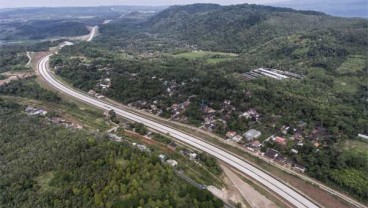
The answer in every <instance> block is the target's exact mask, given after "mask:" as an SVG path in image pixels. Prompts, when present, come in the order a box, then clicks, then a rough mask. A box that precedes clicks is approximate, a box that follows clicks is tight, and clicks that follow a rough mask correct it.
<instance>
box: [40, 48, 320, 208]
mask: <svg viewBox="0 0 368 208" xmlns="http://www.w3.org/2000/svg"><path fill="white" fill-rule="evenodd" d="M50 56H52V55H48V56H45V57H43V58H42V59H41V60H40V62H39V64H38V70H39V72H40V74H41V76H42V77H43V78H44V79H45V80H46V81H47V82H48V83H49V84H50V85H52V86H53V87H54V88H56V89H58V90H60V91H62V92H64V93H65V94H68V95H70V96H72V97H74V98H77V99H79V100H81V101H83V102H85V103H88V104H91V105H94V106H96V107H98V108H101V109H103V110H114V111H115V113H116V114H118V115H120V116H122V117H125V118H127V119H129V120H132V121H135V122H139V123H143V124H144V125H145V126H147V127H149V128H152V129H155V130H157V131H160V132H162V133H165V134H170V135H171V136H172V137H174V138H176V139H178V140H180V141H183V142H185V143H187V144H189V145H191V146H194V147H196V148H198V149H200V150H202V151H204V152H206V153H208V154H210V155H212V156H214V157H216V158H218V159H220V160H222V161H224V162H225V163H227V164H229V165H230V166H232V167H234V168H236V169H238V170H239V171H241V172H242V173H244V174H246V175H248V176H250V177H251V178H253V179H254V180H256V181H257V182H259V183H260V184H263V185H264V186H266V187H268V188H269V189H270V190H272V191H273V192H275V193H277V194H278V195H279V196H281V197H282V198H284V199H285V200H286V201H288V202H289V203H290V204H292V205H294V206H295V207H304V208H315V207H318V206H317V205H316V204H314V203H313V202H312V201H311V200H309V199H308V198H306V197H305V196H303V195H301V194H299V193H298V192H297V191H295V190H294V189H292V188H291V187H289V186H287V185H285V184H284V183H282V182H280V181H278V180H276V179H275V178H273V177H272V176H270V175H268V174H267V173H265V172H263V171H262V170H260V169H258V168H256V167H254V166H252V165H251V164H249V163H247V162H245V161H244V160H241V159H239V158H238V157H235V156H234V155H232V154H230V153H228V152H226V151H224V150H221V149H219V148H217V147H215V146H213V145H211V144H208V143H206V142H204V141H202V140H200V139H198V138H195V137H193V136H190V135H187V134H185V133H182V132H180V131H177V130H175V129H173V128H171V127H168V126H165V125H162V124H159V123H156V122H154V121H152V120H149V119H146V118H142V117H140V116H138V115H135V114H133V113H129V112H126V111H124V110H122V109H120V108H117V107H115V106H113V105H111V104H109V103H106V102H103V101H100V100H98V99H96V98H93V97H90V96H88V95H86V94H84V93H82V92H78V91H76V90H75V89H72V88H71V87H69V86H66V85H65V84H63V83H61V82H60V81H58V80H56V79H55V78H54V77H53V76H52V75H51V74H50V72H49V71H48V61H49V59H50Z"/></svg>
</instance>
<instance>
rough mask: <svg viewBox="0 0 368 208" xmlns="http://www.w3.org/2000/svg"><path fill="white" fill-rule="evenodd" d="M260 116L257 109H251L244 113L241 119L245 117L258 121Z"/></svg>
mask: <svg viewBox="0 0 368 208" xmlns="http://www.w3.org/2000/svg"><path fill="white" fill-rule="evenodd" d="M260 116H261V115H260V114H259V113H258V112H257V111H256V110H255V109H253V108H252V109H249V110H248V111H246V112H244V113H242V114H241V115H240V116H239V117H245V118H246V119H252V120H253V121H258V120H259V118H260Z"/></svg>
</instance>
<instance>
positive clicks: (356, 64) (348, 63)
mask: <svg viewBox="0 0 368 208" xmlns="http://www.w3.org/2000/svg"><path fill="white" fill-rule="evenodd" d="M367 65H368V61H367V59H366V58H365V57H364V56H362V55H352V56H350V57H349V58H347V59H346V60H345V61H344V63H342V64H341V65H340V66H339V68H337V71H338V72H339V73H340V74H349V73H356V72H358V71H362V70H363V69H364V68H366V67H367Z"/></svg>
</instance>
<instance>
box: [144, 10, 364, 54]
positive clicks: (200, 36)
mask: <svg viewBox="0 0 368 208" xmlns="http://www.w3.org/2000/svg"><path fill="white" fill-rule="evenodd" d="M367 24H368V21H366V20H363V19H349V18H339V17H333V16H329V15H326V14H324V13H320V12H315V11H297V10H293V9H288V8H277V7H270V6H261V5H249V4H242V5H233V6H220V5H216V4H193V5H187V6H173V7H170V8H168V9H166V10H164V11H162V12H160V13H159V14H157V15H155V16H154V17H152V18H151V19H150V20H149V21H148V22H147V25H148V26H149V27H150V28H151V30H152V31H153V32H154V33H159V34H162V35H165V36H172V37H175V38H180V39H181V40H185V41H188V42H189V43H190V44H195V45H198V46H200V47H201V48H202V49H206V50H217V51H227V52H244V51H247V50H249V49H252V48H254V47H256V46H260V45H262V44H264V43H266V42H268V41H271V40H273V39H275V38H280V37H285V36H289V35H293V34H296V33H304V32H309V31H315V30H320V29H323V30H326V29H331V30H335V31H336V32H338V33H339V32H344V31H347V30H348V31H349V32H351V35H354V37H353V38H352V39H354V38H355V37H364V36H363V35H366V33H367V31H366V28H367ZM363 39H364V38H363ZM346 41H349V40H346ZM365 44H367V41H366V38H365Z"/></svg>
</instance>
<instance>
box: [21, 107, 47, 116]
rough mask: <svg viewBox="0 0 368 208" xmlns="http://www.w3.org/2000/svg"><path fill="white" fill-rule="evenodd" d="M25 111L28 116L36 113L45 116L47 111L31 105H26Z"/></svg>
mask: <svg viewBox="0 0 368 208" xmlns="http://www.w3.org/2000/svg"><path fill="white" fill-rule="evenodd" d="M25 113H26V114H27V115H30V116H37V115H40V116H46V114H47V111H45V110H42V109H38V108H33V107H31V106H28V107H27V108H26V109H25Z"/></svg>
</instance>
